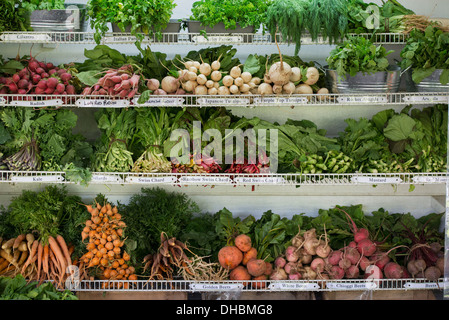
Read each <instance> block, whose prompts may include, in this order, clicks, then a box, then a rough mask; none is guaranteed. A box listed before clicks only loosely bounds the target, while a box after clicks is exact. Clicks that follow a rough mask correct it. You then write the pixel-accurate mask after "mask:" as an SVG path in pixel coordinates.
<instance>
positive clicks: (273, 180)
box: [234, 177, 285, 184]
mask: <svg viewBox="0 0 449 320" xmlns="http://www.w3.org/2000/svg"><path fill="white" fill-rule="evenodd" d="M234 181H235V182H236V183H239V184H284V183H285V179H284V178H282V177H237V178H234Z"/></svg>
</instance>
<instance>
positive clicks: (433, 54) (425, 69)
mask: <svg viewBox="0 0 449 320" xmlns="http://www.w3.org/2000/svg"><path fill="white" fill-rule="evenodd" d="M448 56H449V33H447V32H444V31H443V30H442V29H441V28H440V26H439V25H438V24H430V25H429V26H427V27H426V29H425V31H422V30H419V29H414V30H412V31H411V32H410V35H409V38H408V39H407V44H406V45H405V46H404V48H403V49H402V51H401V57H402V59H403V60H402V62H401V66H402V68H404V69H407V68H410V69H409V70H408V73H407V75H408V87H409V90H410V91H415V90H417V91H431V92H436V91H443V92H447V90H448V83H449V58H448Z"/></svg>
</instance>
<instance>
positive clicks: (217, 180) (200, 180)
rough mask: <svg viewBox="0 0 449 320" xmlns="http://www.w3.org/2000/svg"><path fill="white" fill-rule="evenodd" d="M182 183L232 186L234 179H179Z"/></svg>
mask: <svg viewBox="0 0 449 320" xmlns="http://www.w3.org/2000/svg"><path fill="white" fill-rule="evenodd" d="M179 182H180V183H213V184H215V183H217V184H218V183H219V184H230V183H232V179H231V178H229V177H213V176H212V177H201V176H200V177H181V178H179Z"/></svg>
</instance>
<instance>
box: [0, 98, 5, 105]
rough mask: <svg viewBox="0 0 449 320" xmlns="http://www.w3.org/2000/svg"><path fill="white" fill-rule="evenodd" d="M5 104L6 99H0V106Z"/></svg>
mask: <svg viewBox="0 0 449 320" xmlns="http://www.w3.org/2000/svg"><path fill="white" fill-rule="evenodd" d="M3 104H6V99H5V98H3V97H0V105H3Z"/></svg>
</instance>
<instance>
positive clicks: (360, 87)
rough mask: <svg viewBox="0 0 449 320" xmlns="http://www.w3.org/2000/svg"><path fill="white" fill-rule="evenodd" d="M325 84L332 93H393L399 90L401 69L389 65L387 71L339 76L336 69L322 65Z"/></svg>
mask: <svg viewBox="0 0 449 320" xmlns="http://www.w3.org/2000/svg"><path fill="white" fill-rule="evenodd" d="M324 71H325V74H326V86H327V88H328V89H329V91H330V92H332V93H395V92H398V91H399V85H400V82H401V75H402V71H401V68H400V67H399V66H390V68H389V70H388V71H382V72H376V73H373V74H364V73H362V72H359V73H357V74H356V75H355V76H353V77H352V76H350V75H349V74H347V75H346V78H344V77H339V75H338V74H337V71H336V70H331V69H329V67H328V66H325V67H324Z"/></svg>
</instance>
